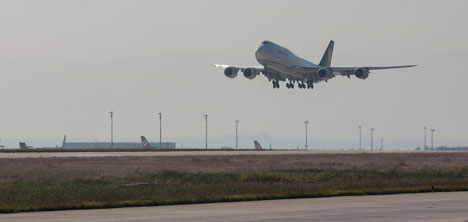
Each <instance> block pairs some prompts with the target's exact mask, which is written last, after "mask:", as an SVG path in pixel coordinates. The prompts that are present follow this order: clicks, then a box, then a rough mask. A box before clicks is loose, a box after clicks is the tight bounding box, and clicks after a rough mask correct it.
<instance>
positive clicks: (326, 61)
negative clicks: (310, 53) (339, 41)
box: [319, 40, 335, 67]
mask: <svg viewBox="0 0 468 222" xmlns="http://www.w3.org/2000/svg"><path fill="white" fill-rule="evenodd" d="M334 46H335V42H334V41H333V40H330V43H329V44H328V47H327V50H325V53H324V54H323V57H322V60H320V64H319V66H325V67H329V66H331V60H332V56H333V47H334Z"/></svg>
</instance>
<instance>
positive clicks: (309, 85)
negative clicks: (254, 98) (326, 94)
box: [271, 80, 314, 89]
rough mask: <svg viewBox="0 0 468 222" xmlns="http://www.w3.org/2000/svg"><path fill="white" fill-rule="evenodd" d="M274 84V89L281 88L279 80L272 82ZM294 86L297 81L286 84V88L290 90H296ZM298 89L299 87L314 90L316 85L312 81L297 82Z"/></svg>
mask: <svg viewBox="0 0 468 222" xmlns="http://www.w3.org/2000/svg"><path fill="white" fill-rule="evenodd" d="M271 82H272V84H273V88H274V89H278V88H279V87H280V84H279V81H278V80H272V81H271ZM294 85H295V81H289V83H286V88H288V89H294ZM297 87H299V88H300V89H306V88H307V89H313V88H314V84H313V82H312V80H308V81H306V82H303V81H301V82H299V81H298V82H297Z"/></svg>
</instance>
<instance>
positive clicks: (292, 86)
mask: <svg viewBox="0 0 468 222" xmlns="http://www.w3.org/2000/svg"><path fill="white" fill-rule="evenodd" d="M286 87H287V88H288V89H294V82H292V81H291V82H289V83H286Z"/></svg>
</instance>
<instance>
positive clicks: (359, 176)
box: [0, 167, 468, 213]
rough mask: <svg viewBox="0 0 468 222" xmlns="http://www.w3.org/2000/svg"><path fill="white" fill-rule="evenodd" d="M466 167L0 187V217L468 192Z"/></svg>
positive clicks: (161, 176)
mask: <svg viewBox="0 0 468 222" xmlns="http://www.w3.org/2000/svg"><path fill="white" fill-rule="evenodd" d="M467 190H468V167H463V168H457V169H452V170H435V169H423V170H416V171H404V170H401V169H399V168H391V169H389V170H385V171H378V170H364V169H358V168H353V169H346V170H337V169H327V170H318V169H299V170H271V171H263V172H253V173H188V172H176V171H161V172H155V173H150V174H148V173H146V174H136V175H133V176H127V177H99V178H92V179H82V178H75V179H63V180H61V179H49V180H42V179H36V180H27V179H21V180H15V181H10V182H2V183H0V212H1V213H14V212H24V211H45V210H68V209H95V208H114V207H130V206H156V205H171V204H195V203H213V202H229V201H247V200H270V199H284V198H310V197H330V196H344V195H374V194H396V193H416V192H440V191H467Z"/></svg>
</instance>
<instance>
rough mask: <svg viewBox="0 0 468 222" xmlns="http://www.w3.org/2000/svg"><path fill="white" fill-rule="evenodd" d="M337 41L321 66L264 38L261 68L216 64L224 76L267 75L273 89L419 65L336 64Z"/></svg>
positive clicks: (259, 55) (258, 53)
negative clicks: (283, 83) (334, 55)
mask: <svg viewBox="0 0 468 222" xmlns="http://www.w3.org/2000/svg"><path fill="white" fill-rule="evenodd" d="M334 45H335V42H334V41H333V40H331V41H330V44H328V47H327V49H326V50H325V53H324V54H323V57H322V60H320V63H319V64H318V65H316V64H314V63H312V62H309V61H307V60H305V59H303V58H301V57H299V56H296V55H295V54H294V53H292V52H291V51H289V50H288V49H286V48H284V47H282V46H280V45H278V44H275V43H273V42H270V41H263V42H262V44H261V45H260V47H259V48H258V49H257V50H256V51H255V57H256V59H257V61H258V62H259V63H260V64H261V65H262V66H260V67H239V66H233V65H219V64H214V65H213V66H215V67H222V68H224V75H226V76H227V77H229V78H234V77H236V76H237V73H238V72H239V71H241V72H243V74H244V77H245V78H247V79H254V78H255V77H256V76H257V75H259V74H263V75H264V76H265V77H266V78H268V81H270V82H272V83H273V88H279V87H280V85H279V81H289V83H286V87H287V88H294V85H295V84H296V82H297V83H298V87H299V88H302V89H305V88H308V89H311V88H314V84H315V83H318V82H321V81H325V82H326V81H328V80H330V79H333V78H334V77H335V76H336V75H341V76H347V77H348V78H350V76H351V75H355V76H356V77H357V78H359V79H367V77H369V73H370V70H380V69H396V68H407V67H413V66H416V65H404V66H363V67H333V66H331V60H332V55H333V47H334Z"/></svg>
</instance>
